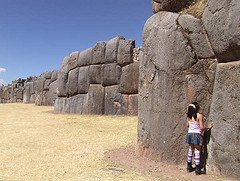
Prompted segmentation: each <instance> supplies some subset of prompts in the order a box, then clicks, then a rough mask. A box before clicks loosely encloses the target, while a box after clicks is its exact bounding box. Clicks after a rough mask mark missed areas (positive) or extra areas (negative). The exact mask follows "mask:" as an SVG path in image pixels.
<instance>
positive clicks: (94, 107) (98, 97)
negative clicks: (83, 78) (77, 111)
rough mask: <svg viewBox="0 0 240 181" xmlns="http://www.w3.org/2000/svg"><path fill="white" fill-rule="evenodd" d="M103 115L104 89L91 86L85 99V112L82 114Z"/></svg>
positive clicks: (99, 86) (96, 85) (94, 85)
mask: <svg viewBox="0 0 240 181" xmlns="http://www.w3.org/2000/svg"><path fill="white" fill-rule="evenodd" d="M103 113H104V87H103V86H102V85H98V84H92V85H90V87H89V91H88V94H87V97H86V112H84V114H99V115H102V114H103Z"/></svg>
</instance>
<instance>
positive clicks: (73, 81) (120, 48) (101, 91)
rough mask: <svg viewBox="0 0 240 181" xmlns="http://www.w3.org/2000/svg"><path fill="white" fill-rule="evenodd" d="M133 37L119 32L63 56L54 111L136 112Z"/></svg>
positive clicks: (136, 90) (137, 65) (136, 74)
mask: <svg viewBox="0 0 240 181" xmlns="http://www.w3.org/2000/svg"><path fill="white" fill-rule="evenodd" d="M134 48H135V42H134V41H133V40H125V39H124V37H122V36H118V37H115V38H113V39H111V40H109V41H102V42H98V43H96V44H95V46H94V47H91V48H88V49H86V50H84V51H81V52H73V53H71V54H70V55H69V56H67V57H65V58H64V61H63V64H62V67H61V69H60V70H59V74H58V75H59V76H58V84H57V87H58V98H57V100H56V102H55V105H54V110H55V111H56V112H64V113H78V114H111V115H116V114H117V115H118V114H123V115H126V114H129V115H136V114H137V94H138V68H139V63H138V61H137V60H138V56H139V51H140V50H139V49H134Z"/></svg>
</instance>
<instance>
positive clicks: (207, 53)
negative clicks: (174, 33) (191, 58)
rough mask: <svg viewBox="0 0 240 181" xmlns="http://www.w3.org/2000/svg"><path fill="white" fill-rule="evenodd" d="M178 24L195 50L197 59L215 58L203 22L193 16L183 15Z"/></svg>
mask: <svg viewBox="0 0 240 181" xmlns="http://www.w3.org/2000/svg"><path fill="white" fill-rule="evenodd" d="M178 22H179V25H180V26H181V30H182V31H183V35H184V36H185V37H186V39H188V41H189V44H190V45H191V46H192V48H193V49H194V52H195V56H196V57H197V58H213V57H214V52H213V50H212V48H211V46H210V42H209V40H208V38H207V35H206V34H205V31H204V28H203V26H202V21H201V20H200V19H197V18H194V17H193V16H191V15H181V16H179V18H178Z"/></svg>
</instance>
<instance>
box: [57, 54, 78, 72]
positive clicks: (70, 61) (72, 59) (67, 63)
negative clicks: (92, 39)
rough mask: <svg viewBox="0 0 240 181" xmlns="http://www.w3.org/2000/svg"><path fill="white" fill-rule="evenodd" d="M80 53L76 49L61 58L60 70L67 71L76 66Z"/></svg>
mask: <svg viewBox="0 0 240 181" xmlns="http://www.w3.org/2000/svg"><path fill="white" fill-rule="evenodd" d="M79 54H80V53H79V52H78V51H76V52H72V53H71V54H70V55H69V56H66V57H65V58H64V59H63V63H62V67H61V71H64V72H69V71H70V70H72V69H74V68H76V67H77V66H78V59H79V56H80V55H79Z"/></svg>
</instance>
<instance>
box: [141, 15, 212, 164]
mask: <svg viewBox="0 0 240 181" xmlns="http://www.w3.org/2000/svg"><path fill="white" fill-rule="evenodd" d="M178 18H179V15H178V14H175V13H170V12H159V13H157V14H155V15H153V16H152V17H151V18H150V19H148V21H147V22H146V24H145V26H144V32H143V46H142V54H141V58H140V82H139V99H138V102H139V104H138V111H139V112H138V120H139V121H138V145H139V147H138V152H139V154H141V155H144V154H145V155H148V156H150V157H152V158H154V159H157V160H166V161H172V162H174V163H182V162H184V163H185V161H186V160H185V157H186V145H185V144H183V143H184V140H185V136H186V133H187V128H186V115H185V112H186V108H187V105H188V104H189V103H190V102H192V101H198V102H199V103H200V105H204V106H206V108H209V107H210V99H209V98H211V94H212V87H211V86H209V85H211V84H213V75H214V73H215V69H214V65H215V64H216V61H215V60H211V59H209V60H208V59H204V60H201V59H197V58H196V53H195V52H194V48H193V46H192V45H191V43H190V42H189V40H188V38H187V37H186V35H185V33H186V32H183V31H182V29H181V27H180V25H179V24H178ZM182 18H184V17H182ZM187 18H188V17H187ZM182 21H183V20H182ZM215 67H216V66H215ZM205 68H206V70H205ZM207 73H208V74H209V75H207ZM210 78H211V79H210ZM196 81H197V82H198V81H200V83H196ZM205 84H206V85H205ZM193 85H194V86H193ZM206 116H207V117H208V115H206ZM169 150H171V152H169Z"/></svg>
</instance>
